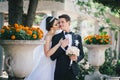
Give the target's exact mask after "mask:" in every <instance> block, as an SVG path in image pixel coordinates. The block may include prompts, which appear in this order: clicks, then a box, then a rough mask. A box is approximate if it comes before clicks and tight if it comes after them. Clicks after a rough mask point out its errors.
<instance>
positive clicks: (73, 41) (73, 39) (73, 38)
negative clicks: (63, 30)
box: [72, 33, 75, 46]
mask: <svg viewBox="0 0 120 80" xmlns="http://www.w3.org/2000/svg"><path fill="white" fill-rule="evenodd" d="M72 46H75V35H74V33H72Z"/></svg>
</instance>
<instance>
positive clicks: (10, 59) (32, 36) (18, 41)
mask: <svg viewBox="0 0 120 80" xmlns="http://www.w3.org/2000/svg"><path fill="white" fill-rule="evenodd" d="M42 37H43V31H42V30H41V29H40V28H35V27H31V28H30V27H25V26H23V25H18V24H14V25H8V26H3V27H2V29H0V45H1V46H2V47H3V48H4V52H5V61H4V62H5V67H6V68H5V69H6V71H7V73H8V75H9V76H11V77H18V78H24V77H25V76H27V75H28V74H29V73H30V72H31V70H32V68H33V66H34V61H33V56H34V54H33V51H34V49H35V47H37V46H38V45H41V44H44V41H42V40H41V39H42Z"/></svg>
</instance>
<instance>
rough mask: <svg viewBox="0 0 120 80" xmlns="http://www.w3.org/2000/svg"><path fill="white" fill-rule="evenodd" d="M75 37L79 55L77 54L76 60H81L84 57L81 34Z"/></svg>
mask: <svg viewBox="0 0 120 80" xmlns="http://www.w3.org/2000/svg"><path fill="white" fill-rule="evenodd" d="M77 39H78V41H79V44H78V48H79V49H80V53H79V54H80V55H79V56H78V59H77V62H79V61H81V60H82V59H83V58H84V52H83V45H82V39H81V36H79V35H77Z"/></svg>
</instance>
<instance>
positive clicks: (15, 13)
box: [8, 0, 38, 27]
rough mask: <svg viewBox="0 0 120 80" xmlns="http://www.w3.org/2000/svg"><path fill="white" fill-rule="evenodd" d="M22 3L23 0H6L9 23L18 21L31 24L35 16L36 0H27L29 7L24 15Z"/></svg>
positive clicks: (26, 24)
mask: <svg viewBox="0 0 120 80" xmlns="http://www.w3.org/2000/svg"><path fill="white" fill-rule="evenodd" d="M23 3H24V1H23V0H8V9H9V14H8V15H9V24H10V25H13V24H14V23H18V24H22V25H24V26H29V27H31V26H32V24H33V20H34V18H35V12H36V8H37V4H38V0H29V7H28V11H27V14H26V15H25V14H24V11H23Z"/></svg>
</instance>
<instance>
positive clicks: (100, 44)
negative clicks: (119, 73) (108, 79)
mask: <svg viewBox="0 0 120 80" xmlns="http://www.w3.org/2000/svg"><path fill="white" fill-rule="evenodd" d="M84 42H85V45H84V46H85V47H87V48H88V62H89V64H91V65H92V66H94V68H95V71H94V73H93V74H92V75H90V76H88V78H90V79H100V78H101V76H102V75H101V73H100V72H99V67H100V66H101V65H103V63H104V62H105V54H104V53H105V50H106V49H107V48H109V47H111V39H110V36H109V35H108V34H107V32H106V31H102V30H101V31H100V33H99V34H94V35H88V36H87V37H85V38H84ZM86 80H87V79H86Z"/></svg>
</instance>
